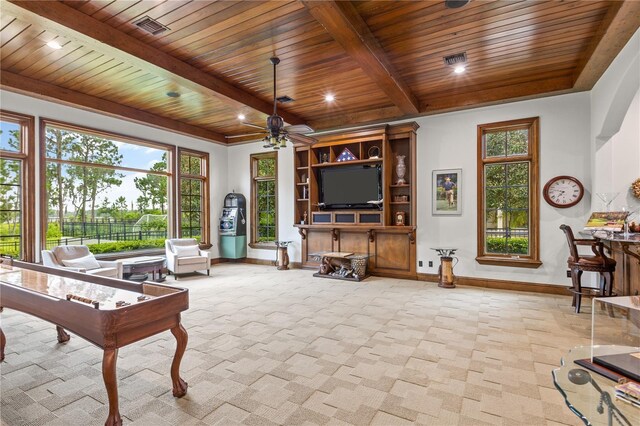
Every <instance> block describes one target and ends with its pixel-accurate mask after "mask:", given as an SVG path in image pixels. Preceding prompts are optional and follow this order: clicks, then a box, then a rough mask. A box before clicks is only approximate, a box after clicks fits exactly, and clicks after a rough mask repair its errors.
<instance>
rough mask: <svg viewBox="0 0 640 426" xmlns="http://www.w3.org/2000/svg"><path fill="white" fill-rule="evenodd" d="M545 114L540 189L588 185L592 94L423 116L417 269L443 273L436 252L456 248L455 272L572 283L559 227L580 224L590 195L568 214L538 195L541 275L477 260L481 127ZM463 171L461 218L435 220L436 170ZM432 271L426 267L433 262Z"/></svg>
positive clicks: (542, 127) (451, 217)
mask: <svg viewBox="0 0 640 426" xmlns="http://www.w3.org/2000/svg"><path fill="white" fill-rule="evenodd" d="M527 117H540V157H539V158H540V189H542V186H543V185H544V184H545V183H546V182H547V181H548V180H549V179H550V178H552V177H554V176H557V175H570V176H574V177H576V178H578V179H579V180H580V181H581V182H583V183H584V184H585V187H586V189H587V190H589V187H590V170H589V142H588V141H589V125H588V124H589V96H588V94H586V93H579V94H572V95H564V96H555V97H549V98H543V99H536V100H531V101H524V102H516V103H510V104H505V105H498V106H492V107H487V108H479V109H473V110H468V111H462V112H456V113H450V114H441V115H435V116H430V117H424V118H421V119H419V120H417V122H418V124H419V125H420V129H418V187H417V189H418V222H417V225H418V236H417V244H418V246H417V258H418V260H422V261H423V262H424V263H423V265H424V266H423V267H422V268H420V267H419V268H418V272H429V273H435V272H437V266H438V257H437V256H436V255H435V254H434V252H433V251H432V250H430V248H431V247H438V246H444V247H457V248H458V252H457V256H458V257H459V259H460V263H459V264H458V265H457V266H456V268H455V272H456V274H457V275H461V276H469V277H479V278H493V279H504V280H516V281H527V282H536V283H549V284H567V285H568V282H567V278H566V275H565V272H564V271H565V269H566V256H567V248H566V241H565V239H564V235H563V234H562V232H561V231H560V230H559V229H558V228H559V226H560V225H561V224H562V223H569V224H571V225H578V224H579V225H580V226H581V225H582V224H583V223H584V221H585V217H586V215H587V213H588V212H589V197H588V196H587V197H585V198H584V199H583V201H581V202H580V203H579V204H578V205H577V206H575V207H572V208H569V209H555V208H553V207H551V206H549V205H548V204H546V203H545V202H544V200H543V199H542V197H541V196H540V259H541V260H542V262H543V265H542V266H541V267H540V268H538V269H535V270H532V269H525V268H512V267H504V266H492V265H480V264H479V263H477V262H476V261H475V257H476V255H477V248H476V241H477V237H476V235H477V213H476V211H477V189H476V184H477V178H476V176H477V174H476V169H477V165H476V159H477V126H478V125H479V124H483V123H492V122H498V121H505V120H513V119H518V118H527ZM448 168H461V169H462V215H460V216H432V215H431V185H432V184H431V172H432V171H433V170H434V169H448ZM429 260H431V261H433V264H434V267H433V268H429V267H427V264H428V261H429Z"/></svg>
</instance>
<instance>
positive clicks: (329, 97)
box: [324, 94, 336, 102]
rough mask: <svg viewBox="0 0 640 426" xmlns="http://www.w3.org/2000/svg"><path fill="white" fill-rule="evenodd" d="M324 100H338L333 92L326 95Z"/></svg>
mask: <svg viewBox="0 0 640 426" xmlns="http://www.w3.org/2000/svg"><path fill="white" fill-rule="evenodd" d="M324 100H325V101H327V102H333V101H335V100H336V97H335V96H333V95H332V94H328V95H326V96H325V97H324Z"/></svg>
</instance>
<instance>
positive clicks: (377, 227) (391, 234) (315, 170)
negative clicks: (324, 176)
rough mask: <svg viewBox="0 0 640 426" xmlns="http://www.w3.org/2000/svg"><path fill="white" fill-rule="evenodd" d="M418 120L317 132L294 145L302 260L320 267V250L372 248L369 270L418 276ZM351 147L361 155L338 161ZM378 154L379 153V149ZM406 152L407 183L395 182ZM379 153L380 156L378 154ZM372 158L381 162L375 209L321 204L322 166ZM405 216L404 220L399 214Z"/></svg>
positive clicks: (364, 250)
mask: <svg viewBox="0 0 640 426" xmlns="http://www.w3.org/2000/svg"><path fill="white" fill-rule="evenodd" d="M417 129H418V125H417V124H416V123H415V122H411V123H404V124H399V125H394V126H388V125H384V126H376V127H369V128H366V129H361V130H356V131H350V132H342V133H332V134H327V135H322V136H317V137H316V138H317V139H318V142H317V143H315V144H313V145H311V146H299V145H296V146H295V148H294V149H295V154H294V163H295V164H294V167H295V190H294V194H295V195H294V196H295V216H294V217H295V218H296V219H295V220H296V223H295V226H296V227H297V228H298V232H299V233H300V235H301V236H302V265H303V267H317V266H318V263H317V262H315V261H314V260H313V258H312V257H310V256H309V255H310V254H312V253H318V252H351V253H361V254H368V255H369V256H370V257H369V265H368V270H369V272H370V273H371V274H374V275H381V276H392V277H403V278H415V276H416V130H417ZM345 148H347V149H349V151H350V152H351V153H353V155H354V156H355V157H356V158H357V159H356V160H352V161H345V162H337V161H336V159H337V158H338V157H339V156H340V154H341V153H342V152H343V151H344V149H345ZM376 154H377V155H376ZM398 155H403V156H405V159H404V163H405V166H406V173H405V176H404V180H405V183H401V184H397V182H398V176H397V173H396V165H397V156H398ZM376 157H377V158H376ZM357 164H371V165H381V167H382V196H383V199H382V204H381V205H380V206H379V208H376V209H361V210H349V209H336V210H323V209H322V208H321V207H320V206H319V200H320V170H321V169H322V168H325V167H345V166H348V165H357ZM397 219H403V220H404V225H397V224H396V223H397V222H396V220H397Z"/></svg>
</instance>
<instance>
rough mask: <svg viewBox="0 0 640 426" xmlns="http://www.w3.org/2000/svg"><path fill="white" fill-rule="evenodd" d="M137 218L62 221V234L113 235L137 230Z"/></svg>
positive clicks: (74, 235) (75, 235)
mask: <svg viewBox="0 0 640 426" xmlns="http://www.w3.org/2000/svg"><path fill="white" fill-rule="evenodd" d="M137 222H138V221H137V220H123V221H117V222H110V221H95V222H71V221H64V222H62V229H61V230H60V231H61V232H60V233H61V234H62V235H64V236H67V237H84V236H85V235H102V236H106V235H111V234H116V233H127V232H135V231H134V229H133V228H134V226H135V224H136V223H137ZM52 223H56V222H52Z"/></svg>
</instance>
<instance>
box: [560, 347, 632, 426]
mask: <svg viewBox="0 0 640 426" xmlns="http://www.w3.org/2000/svg"><path fill="white" fill-rule="evenodd" d="M635 349H636V348H633V347H629V346H613V345H611V346H600V347H598V353H599V354H601V355H611V354H617V353H623V352H630V351H633V350H635ZM590 356H591V346H579V347H576V348H573V349H571V350H570V351H569V353H568V354H567V355H566V356H565V357H564V358H563V359H562V361H561V364H562V366H561V367H560V368H556V369H555V370H553V372H552V374H553V383H554V385H555V386H556V388H557V389H558V391H559V392H560V393H561V394H562V396H563V397H564V399H565V402H566V404H567V406H568V407H569V409H570V410H571V411H573V412H574V413H575V414H576V415H577V416H578V417H579V418H580V419H581V420H582V421H583V422H584V424H586V425H620V426H632V425H634V426H635V425H640V408H638V407H634V406H632V405H631V404H628V403H626V402H624V401H621V400H619V399H616V397H615V389H614V386H615V385H616V384H617V383H616V382H614V381H612V380H609V379H607V378H606V377H603V376H601V375H599V374H598V373H595V372H593V371H588V370H586V369H584V368H582V367H581V366H579V365H577V364H575V363H574V361H575V360H577V359H585V358H586V359H589V358H590Z"/></svg>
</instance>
